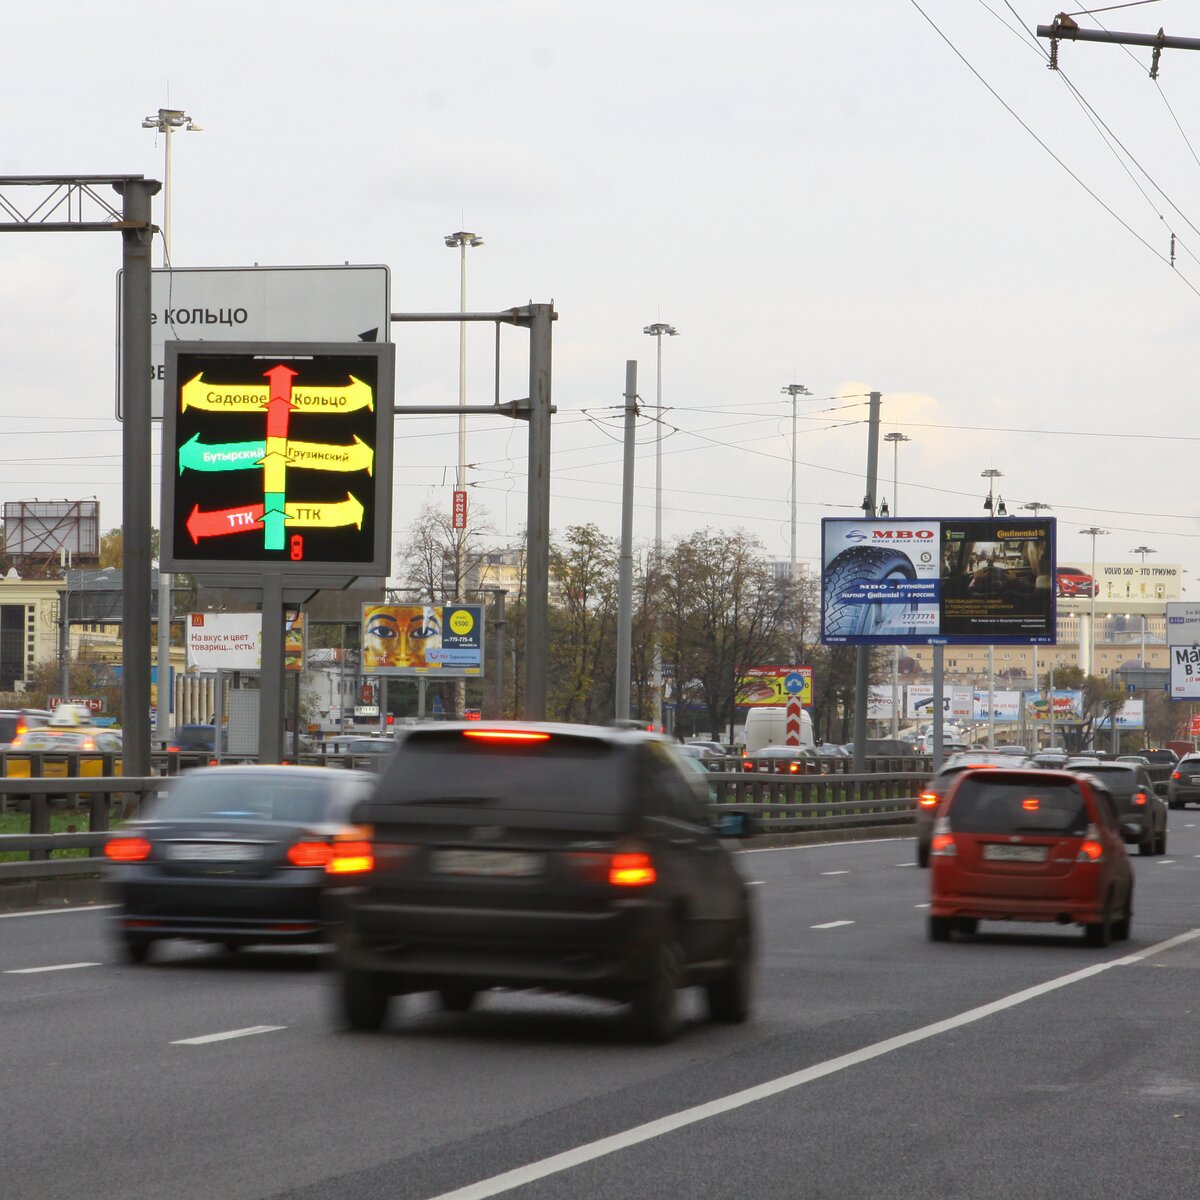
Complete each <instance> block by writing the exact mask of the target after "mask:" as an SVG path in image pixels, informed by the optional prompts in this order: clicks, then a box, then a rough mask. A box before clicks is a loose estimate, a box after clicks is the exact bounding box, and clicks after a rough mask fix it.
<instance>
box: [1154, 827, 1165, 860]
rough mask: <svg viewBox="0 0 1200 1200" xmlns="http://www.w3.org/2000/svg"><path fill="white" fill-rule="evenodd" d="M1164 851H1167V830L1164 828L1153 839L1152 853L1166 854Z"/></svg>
mask: <svg viewBox="0 0 1200 1200" xmlns="http://www.w3.org/2000/svg"><path fill="white" fill-rule="evenodd" d="M1166 852H1167V831H1166V830H1165V829H1164V830H1163V831H1162V833H1160V834H1159V835H1158V837H1157V838H1156V839H1155V842H1154V853H1155V854H1157V855H1160V856H1161V855H1163V854H1166Z"/></svg>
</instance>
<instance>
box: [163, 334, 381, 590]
mask: <svg viewBox="0 0 1200 1200" xmlns="http://www.w3.org/2000/svg"><path fill="white" fill-rule="evenodd" d="M393 353H394V347H393V346H391V345H390V344H389V345H376V346H368V345H340V344H322V343H311V342H296V343H275V344H269V345H268V344H263V345H253V344H250V343H245V344H243V343H238V342H225V343H222V342H173V343H171V344H170V345H168V346H167V349H166V354H167V380H166V389H167V399H168V405H167V408H166V411H165V412H164V414H163V451H162V453H163V464H164V466H163V473H162V475H163V486H162V550H163V554H162V557H163V566H164V568H165V569H166V570H170V571H181V572H193V573H198V574H203V573H205V572H207V573H211V574H221V575H225V574H229V575H243V574H244V575H250V576H258V577H261V574H262V569H263V568H264V567H266V566H270V567H271V568H272V570H273V572H278V573H280V574H282V575H283V576H285V578H286V577H300V578H301V579H309V578H312V577H315V576H324V575H331V576H340V575H346V574H349V575H351V576H359V575H372V576H382V575H386V574H387V572H388V569H389V561H390V552H389V543H390V537H391V529H390V526H391V497H392V468H391V448H392V411H393V390H394V389H393V378H392V365H393Z"/></svg>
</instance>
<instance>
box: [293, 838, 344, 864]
mask: <svg viewBox="0 0 1200 1200" xmlns="http://www.w3.org/2000/svg"><path fill="white" fill-rule="evenodd" d="M332 851H333V847H332V846H330V844H329V843H328V842H317V841H308V842H293V843H292V844H291V845H290V846H289V847H288V852H287V860H288V862H289V863H291V864H292V866H293V867H323V866H325V865H326V864H327V863H328V862H329V859H330V855H331V853H332Z"/></svg>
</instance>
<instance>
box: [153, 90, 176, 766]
mask: <svg viewBox="0 0 1200 1200" xmlns="http://www.w3.org/2000/svg"><path fill="white" fill-rule="evenodd" d="M158 127H159V128H160V129H161V130H162V131H163V139H164V141H163V145H164V147H165V150H164V155H163V157H164V160H165V170H164V172H163V227H162V256H163V266H164V267H166V266H169V265H170V262H171V135H172V134H173V133H174V131H175V127H174V125H172V124H171V122H170V121H163V120H161V113H160V121H159V126H158ZM164 469H165V468H164ZM159 537H160V539H161V537H162V535H161V533H160V534H159ZM160 557H161V554H160ZM156 661H157V663H158V697H157V699H158V703H157V704H156V705H155V713H154V732H155V739H156V741H157V742H158V745H159V749H164V748H165V747H166V744H167V740H168V739H169V738H170V736H171V692H172V689H171V576H170V575H168V574H164V572H163V571H162V570H161V569H160V570H159V573H158V652H157V655H156Z"/></svg>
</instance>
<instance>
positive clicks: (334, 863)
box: [325, 827, 375, 875]
mask: <svg viewBox="0 0 1200 1200" xmlns="http://www.w3.org/2000/svg"><path fill="white" fill-rule="evenodd" d="M372 832H373V830H371V829H370V828H368V827H364V828H362V829H356V830H354V832H353V833H348V834H344V835H342V836H340V837H336V838H334V839H333V844H332V845H331V846H330V847H329V857H328V858H327V859H326V860H325V873H326V874H327V875H362V874H365V873H366V872H367V871H373V870H374V869H375V850H374V847H373V846H372V845H371V842H370V840H369V839H370V837H371V834H372Z"/></svg>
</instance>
